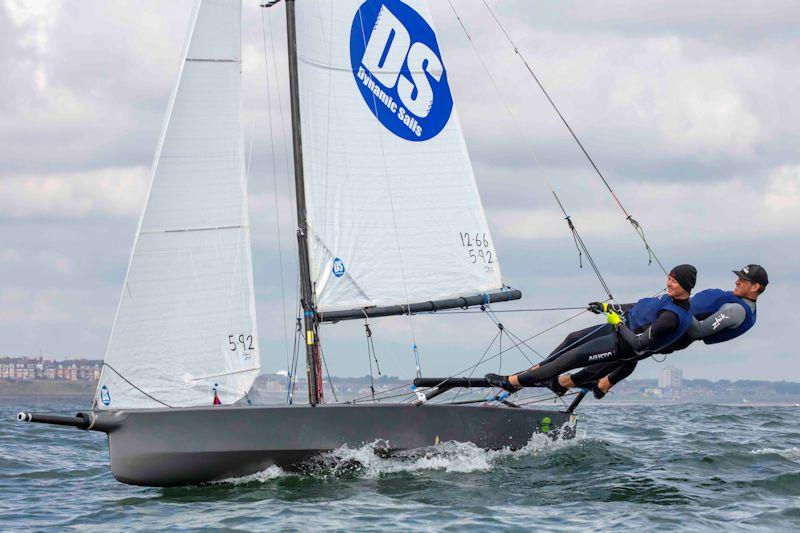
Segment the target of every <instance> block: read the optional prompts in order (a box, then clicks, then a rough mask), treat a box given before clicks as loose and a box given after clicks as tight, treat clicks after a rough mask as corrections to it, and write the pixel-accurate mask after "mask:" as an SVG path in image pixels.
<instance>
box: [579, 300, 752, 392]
mask: <svg viewBox="0 0 800 533" xmlns="http://www.w3.org/2000/svg"><path fill="white" fill-rule="evenodd" d="M710 290H714V291H717V290H718V289H710ZM699 294H701V295H702V293H699ZM741 301H742V302H743V303H744V304H746V305H747V306H748V307H749V308H750V313H748V312H747V309H745V308H744V307H743V305H742V304H741V303H738V302H731V303H725V304H722V305H721V306H720V307H719V309H717V310H716V312H713V313H707V312H706V313H701V314H698V315H695V317H694V320H693V321H692V325H691V326H689V329H688V330H687V331H686V333H685V334H683V336H681V338H679V339H678V340H677V341H675V342H673V343H672V344H670V345H669V346H667V347H666V348H664V349H662V350H659V351H658V352H655V353H658V354H671V353H673V352H677V351H680V350H683V349H685V348H688V347H689V346H690V345H691V344H692V343H693V342H694V341H696V340H703V341H704V342H706V341H709V342H708V343H712V339H715V338H716V337H719V336H720V335H721V334H722V333H723V332H735V331H737V330H739V329H740V328H742V325H743V324H745V323H746V322H748V320H749V319H750V317H751V316H752V317H754V316H755V313H756V302H754V301H752V300H748V299H746V298H741ZM745 331H746V330H745ZM635 369H636V361H625V362H622V363H609V364H602V365H593V366H590V367H587V368H584V369H582V370H580V371H578V372H576V373H574V374H572V376H571V378H572V381H573V383H575V385H578V386H583V385H587V384H589V383H592V382H594V381H597V380H599V379H602V378H603V377H606V376H608V380H609V381H610V382H611V386H614V385H616V384H617V383H619V382H620V381H622V380H623V379H625V378H626V377H628V376H630V375H631V373H633V371H634V370H635Z"/></svg>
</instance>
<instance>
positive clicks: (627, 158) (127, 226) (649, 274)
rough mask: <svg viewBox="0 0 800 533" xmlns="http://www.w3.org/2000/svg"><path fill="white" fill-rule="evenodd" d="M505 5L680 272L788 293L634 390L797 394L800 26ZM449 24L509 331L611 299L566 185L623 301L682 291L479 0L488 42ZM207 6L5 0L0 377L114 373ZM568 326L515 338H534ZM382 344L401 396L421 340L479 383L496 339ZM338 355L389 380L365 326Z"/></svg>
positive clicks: (267, 266)
mask: <svg viewBox="0 0 800 533" xmlns="http://www.w3.org/2000/svg"><path fill="white" fill-rule="evenodd" d="M487 1H488V3H489V4H490V5H491V6H492V7H493V8H494V9H495V10H496V12H497V14H498V17H499V18H500V20H501V21H502V22H503V24H504V25H505V27H506V29H507V30H508V32H509V34H510V35H511V36H512V38H513V39H514V40H515V41H516V43H517V45H518V46H519V50H520V51H521V53H522V54H523V55H524V56H525V57H526V58H527V59H528V61H529V62H530V64H531V65H532V66H533V68H534V70H535V72H536V73H537V75H538V76H539V78H540V79H541V81H542V82H543V83H544V85H545V86H546V88H547V89H548V91H549V92H550V94H551V96H552V97H553V99H554V100H555V101H556V103H557V104H558V106H559V108H560V109H561V111H562V112H563V113H564V115H565V116H566V117H567V120H568V121H569V122H570V124H571V126H572V127H573V129H574V130H575V131H576V133H577V134H578V135H579V137H580V138H581V140H582V142H583V144H584V146H585V147H586V148H587V150H588V151H589V153H590V154H591V155H592V157H593V159H594V160H595V162H596V163H597V164H598V166H599V168H600V169H601V170H602V172H603V174H604V175H605V176H606V178H607V179H608V181H609V183H610V185H611V187H612V188H613V189H614V190H615V192H616V193H617V195H618V196H619V198H620V200H621V201H622V203H623V204H624V206H625V207H626V209H627V210H628V211H629V212H630V213H631V214H632V216H633V217H634V218H635V219H636V220H638V221H639V222H640V224H641V226H642V227H643V228H644V231H645V232H646V235H647V239H648V241H649V242H650V244H651V246H652V247H653V249H654V250H655V252H656V254H657V255H658V257H659V258H660V259H661V261H662V262H663V263H664V264H665V266H666V267H667V268H669V267H670V266H673V265H675V264H679V263H692V264H694V265H695V266H696V267H697V268H698V271H699V279H698V288H708V287H720V288H725V289H727V288H732V285H733V281H734V276H733V274H732V273H731V270H733V269H737V268H739V267H741V266H744V265H745V264H748V263H760V264H762V265H764V266H765V267H766V268H767V270H768V272H769V275H770V285H769V288H768V289H767V291H766V292H765V293H764V295H763V296H762V297H761V298H760V299H759V306H758V324H757V325H756V326H755V328H754V329H753V330H751V331H750V332H749V333H748V334H747V335H745V336H743V337H740V338H739V339H736V340H735V341H732V342H728V343H723V344H718V345H715V346H705V345H703V344H699V345H698V343H695V345H693V346H692V347H691V348H689V349H688V350H685V351H683V352H681V353H679V354H676V355H673V356H670V357H669V358H668V359H667V361H666V362H661V363H659V362H656V361H653V360H648V361H646V362H644V363H642V364H640V366H639V368H638V369H637V374H636V377H641V378H651V377H655V376H656V375H657V373H658V370H659V369H660V368H662V367H663V366H664V365H666V364H672V365H674V366H678V367H680V368H682V369H683V370H684V376H685V377H686V378H708V379H770V380H781V379H785V380H791V381H800V360H798V357H797V352H798V351H797V346H796V336H797V333H796V331H795V328H797V327H798V326H797V324H798V322H800V312H798V307H797V305H796V304H793V303H792V302H791V298H793V297H797V296H798V295H800V272H799V270H800V269H799V268H798V267H800V251H798V249H797V247H798V244H799V243H800V240H799V238H800V150H798V148H800V146H799V144H800V141H799V140H800V105H798V103H797V95H798V94H800V64H799V63H798V62H797V57H800V38H798V34H797V27H799V26H800V5H798V4H797V2H796V1H779V0H773V1H769V0H768V1H764V2H758V3H756V2H747V1H724V2H723V1H716V0H709V1H706V2H702V3H700V4H698V3H697V2H694V1H691V2H690V1H684V0H672V1H669V2H667V1H651V2H636V1H622V0H607V1H604V2H570V1H559V2H530V1H523V0H487ZM431 4H432V6H431V9H432V11H433V15H434V18H435V22H436V25H437V28H438V31H439V43H440V46H441V49H442V53H443V59H444V62H445V67H446V68H447V70H448V76H449V79H450V84H451V88H452V91H453V93H454V97H455V101H456V106H457V108H458V111H459V115H460V118H461V122H462V126H463V129H464V135H465V138H466V141H467V145H468V148H469V151H470V154H471V157H472V161H473V165H474V167H475V173H476V179H477V181H478V187H479V189H480V191H481V196H482V199H483V202H484V206H485V210H486V214H487V218H488V220H489V225H490V228H491V230H492V233H493V237H494V240H495V245H496V249H497V252H498V255H499V258H500V262H501V265H502V271H503V275H504V279H505V281H506V283H508V284H509V285H512V286H513V287H515V288H519V289H521V290H522V292H523V300H521V301H520V302H518V303H515V304H513V305H508V306H506V307H500V306H497V307H496V310H501V309H513V308H517V309H530V308H552V307H577V306H581V305H585V304H586V302H589V301H593V300H599V299H602V298H603V297H604V294H603V291H602V289H601V287H600V285H599V283H598V281H597V279H596V278H595V277H594V274H593V272H592V271H591V269H590V268H588V266H586V265H584V268H579V260H578V255H577V253H576V251H575V245H574V243H573V240H572V236H571V234H570V232H569V230H568V228H567V226H566V224H565V222H564V220H563V215H561V213H560V211H559V210H558V207H557V205H556V204H555V202H554V200H553V198H552V195H551V194H550V192H549V190H548V188H547V185H546V180H549V181H550V182H551V183H552V184H553V186H554V187H555V189H556V190H557V191H558V194H559V196H560V197H561V199H562V201H563V202H564V205H565V207H566V208H567V210H568V212H569V214H570V215H571V217H572V220H573V221H574V222H575V224H576V226H577V227H578V230H579V231H580V233H581V235H582V237H583V238H584V240H585V241H586V243H587V245H588V247H589V249H590V251H591V252H592V255H593V257H594V259H595V260H596V262H597V264H598V266H599V268H600V269H601V271H602V272H603V274H604V277H605V279H606V281H607V282H608V285H609V286H610V288H611V289H612V291H613V293H614V296H615V297H616V299H617V300H618V301H634V300H636V299H638V298H640V297H643V296H648V295H651V294H654V293H655V292H658V291H659V290H660V289H661V288H663V286H664V281H665V280H664V275H663V273H662V272H661V271H660V270H659V269H658V267H657V266H656V265H654V264H653V265H648V257H647V254H646V253H645V250H644V247H643V245H642V243H641V241H640V240H639V239H638V237H637V236H636V234H635V232H634V230H633V229H632V228H631V226H630V224H629V223H628V222H627V221H626V220H625V215H623V214H622V213H621V211H620V210H619V208H618V207H617V206H616V204H615V203H614V201H613V199H612V197H611V196H610V194H609V193H608V191H607V190H606V189H605V187H604V185H603V184H602V182H601V181H600V179H599V178H598V177H597V175H596V174H594V173H593V170H592V168H591V167H590V166H589V164H588V163H587V161H586V159H585V158H584V157H583V155H582V153H581V152H580V150H579V148H578V147H577V145H576V144H575V142H574V141H573V140H572V139H571V137H570V136H569V132H568V131H567V130H566V128H565V127H564V126H563V124H561V123H560V121H559V119H558V117H557V116H556V115H555V114H554V112H553V110H552V109H551V108H550V107H549V104H548V103H547V101H546V100H545V98H544V97H543V96H542V94H541V93H540V92H539V90H538V88H537V87H536V85H535V84H534V82H533V81H532V79H531V77H530V76H529V74H528V73H527V71H526V70H525V68H524V65H522V63H521V62H520V60H519V57H518V56H517V55H515V53H514V50H513V48H512V47H511V46H510V45H509V44H508V43H507V42H505V41H504V37H503V34H502V33H501V32H500V30H499V29H498V27H497V26H496V25H495V24H494V23H493V22H492V20H491V18H490V17H489V15H488V12H487V10H486V8H485V6H484V5H483V0H452V4H453V6H455V9H456V10H457V12H458V14H459V15H460V16H461V17H462V20H463V22H464V25H465V27H466V28H467V31H468V32H469V34H470V36H471V37H472V43H474V46H473V45H471V43H470V41H469V40H468V39H467V37H466V36H465V34H464V31H463V30H462V28H461V26H460V25H459V23H458V21H457V19H456V18H455V16H454V13H453V10H452V9H451V7H450V4H449V3H448V2H445V1H435V2H431ZM192 8H193V2H192V1H191V0H172V1H170V2H164V1H155V0H151V1H135V2H134V1H130V2H126V1H108V0H88V1H87V0H81V1H77V0H72V1H60V2H57V1H50V0H0V72H1V73H2V74H0V76H2V83H0V355H2V356H22V355H30V356H38V355H39V354H42V355H44V356H46V357H53V358H72V357H87V358H98V359H99V358H102V357H103V356H104V354H105V350H106V346H107V343H108V338H109V334H110V331H111V326H112V324H113V320H114V314H115V311H116V307H117V304H118V301H119V297H120V293H121V288H122V283H123V280H124V276H125V270H126V267H127V263H128V258H129V255H130V249H131V246H132V244H133V237H134V234H135V231H136V226H137V223H138V218H139V216H140V213H141V211H142V209H143V207H144V202H145V196H146V191H147V187H148V184H149V179H150V167H151V165H152V162H153V155H154V152H155V149H156V145H157V143H158V138H159V133H160V129H161V127H162V124H163V120H164V114H165V112H166V109H167V104H168V100H169V97H170V94H171V92H172V90H173V86H174V84H175V82H176V80H177V75H178V71H179V66H180V61H181V59H182V58H181V53H182V47H183V43H184V40H185V35H186V31H187V26H188V24H189V18H190V15H191V13H192ZM264 16H265V18H264V20H265V25H263V26H262V13H261V10H260V9H259V7H258V2H253V1H250V0H246V1H245V2H244V25H243V75H244V86H245V89H244V116H245V124H246V126H245V127H246V132H245V133H246V138H247V140H246V143H247V150H248V154H250V153H251V154H252V155H251V156H250V160H251V163H250V170H249V174H248V176H249V195H250V210H251V211H250V213H251V225H252V238H253V246H254V248H253V261H254V275H255V288H256V297H257V313H258V327H259V335H260V343H261V356H262V367H263V369H264V370H265V371H268V372H273V371H277V370H280V369H284V368H286V366H287V364H286V358H287V353H288V349H287V346H286V343H285V340H284V339H285V335H286V331H285V329H284V323H285V322H288V324H289V326H290V328H291V324H292V323H293V321H294V318H293V316H291V315H289V316H284V314H283V309H288V310H291V309H293V305H294V304H293V301H294V290H293V287H294V279H296V278H290V279H289V280H287V282H286V286H285V288H284V290H283V291H282V288H281V284H280V282H279V281H278V280H279V278H280V275H279V265H280V262H281V258H282V260H283V264H284V269H285V270H286V271H287V272H291V276H295V274H294V268H295V267H294V265H295V263H294V261H295V260H294V256H295V254H296V250H295V248H294V247H293V244H294V238H293V234H294V225H293V222H292V221H291V219H290V216H291V211H290V209H289V201H290V198H291V191H290V190H289V189H288V187H287V183H288V178H289V175H288V172H289V170H290V169H289V168H287V164H286V163H287V161H286V157H285V151H284V148H285V146H287V144H286V143H287V142H288V131H287V129H286V128H287V127H288V122H287V121H288V106H287V105H286V104H287V103H288V96H287V95H288V78H287V74H286V58H285V50H286V46H285V27H284V25H285V18H284V10H283V7H282V6H278V7H275V8H272V9H270V10H269V12H268V13H266V14H264ZM264 37H265V38H266V44H267V46H266V50H267V53H266V54H265V49H264V46H263V42H262V38H264ZM273 47H274V50H275V55H274V56H273V55H272V49H273ZM476 50H477V53H476ZM479 58H480V59H479ZM481 60H482V61H483V63H485V64H486V65H487V68H488V70H489V73H490V74H491V78H490V77H489V74H487V72H486V71H485V70H484V68H483V66H482V64H481ZM274 62H276V63H274ZM265 63H266V64H268V65H269V68H270V72H272V69H273V65H274V64H277V74H278V75H277V76H275V75H271V76H270V79H269V81H267V77H266V74H265V72H266V69H265ZM268 84H269V85H268ZM268 87H269V88H270V89H271V90H270V91H267V88H268ZM268 94H269V95H271V99H270V101H268V100H267V95H268ZM281 104H283V108H282V109H281ZM506 106H507V108H508V110H509V111H510V114H509V112H507V111H506ZM279 111H282V113H283V125H282V122H281V115H280V113H279ZM269 121H271V124H272V129H273V131H274V133H275V139H274V146H275V147H277V148H276V150H275V155H274V156H273V149H272V148H271V146H272V145H271V143H270V141H269V137H268V132H269V129H270V128H269V127H268V126H269V124H270V122H269ZM250 146H252V149H251V148H250ZM273 163H274V164H273ZM273 169H274V170H273ZM276 180H277V181H276ZM273 183H277V191H278V193H277V197H276V195H275V194H274V192H273V190H274V188H273V187H274V185H273ZM276 205H277V208H276ZM276 209H277V213H278V220H279V221H280V226H278V225H277V224H276V222H275V220H276V217H275V213H276ZM278 236H280V237H281V238H280V243H281V245H280V247H279V245H278V241H279V239H278ZM584 262H585V261H584ZM282 292H284V293H286V295H287V300H285V301H284V300H283V299H282V296H281V295H282ZM572 313H574V312H571V311H553V312H520V313H504V314H500V315H498V316H499V317H500V318H501V320H502V321H503V324H504V325H505V326H506V328H507V329H508V330H509V331H511V332H513V333H514V334H516V335H518V336H519V337H522V338H527V337H530V336H533V335H535V334H537V333H539V332H541V331H542V330H545V329H547V328H549V327H551V326H553V325H555V324H557V323H558V322H561V321H563V320H565V319H566V318H569V317H570V316H571V314H572ZM284 318H286V321H285V320H284ZM600 320H601V319H600V318H598V317H595V316H593V315H589V314H585V315H583V316H581V317H579V318H577V319H575V320H572V321H569V322H567V323H565V324H563V325H561V326H559V327H557V328H554V329H552V330H551V331H549V332H547V333H544V334H541V335H539V336H536V337H535V338H533V339H532V340H531V341H530V345H531V347H532V348H534V349H535V350H537V351H539V352H549V351H550V349H551V348H552V347H553V346H555V345H556V344H557V343H558V342H560V340H561V338H563V336H565V335H566V334H567V333H568V332H569V331H571V330H572V329H578V328H580V327H586V326H588V325H592V324H598V323H600V322H599V321H600ZM371 327H372V330H373V335H374V337H373V338H374V342H375V348H376V353H377V355H378V359H379V363H380V367H381V371H382V372H383V373H384V374H389V375H398V376H403V377H407V376H410V375H412V374H413V372H414V363H413V358H412V350H411V346H412V344H413V340H414V339H415V340H416V342H417V344H418V345H419V350H420V355H421V357H422V368H423V372H424V374H425V375H427V376H433V375H436V374H439V375H445V374H451V373H453V372H454V371H456V370H461V369H463V368H465V367H468V366H470V365H471V364H473V363H474V362H475V361H477V360H478V359H479V358H480V357H481V354H482V353H484V351H485V350H487V346H489V343H490V342H491V341H492V339H493V337H494V336H495V334H496V333H497V328H496V326H495V325H494V323H493V322H492V321H491V320H490V319H489V318H488V317H487V316H486V315H485V314H481V313H475V314H463V315H456V314H453V315H439V316H417V317H414V318H411V319H409V318H393V319H392V318H390V319H381V320H375V321H373V323H372V324H371ZM288 335H289V337H290V342H291V335H292V332H291V331H289V332H288ZM321 338H322V339H323V342H324V346H325V355H326V362H327V363H328V367H329V369H330V372H331V373H332V374H336V375H364V374H366V373H367V372H368V371H369V366H368V359H367V351H366V342H365V337H364V327H363V323H349V324H338V325H335V326H324V327H323V328H322V331H321ZM504 343H505V344H504V347H508V343H509V341H508V340H507V339H506V340H504ZM496 351H497V345H496V344H495V345H494V346H493V347H492V348H489V349H488V351H487V353H488V354H490V355H491V354H493V353H495V352H496ZM500 364H501V361H500V358H495V359H493V360H492V362H491V363H490V364H485V365H483V366H481V367H479V369H478V370H476V373H477V374H482V373H484V372H489V371H497V370H498V369H501V370H503V371H507V372H508V371H514V370H519V369H522V368H523V367H525V366H527V365H528V363H527V361H526V360H525V359H523V358H522V356H521V354H520V353H519V352H516V351H511V352H507V353H506V354H504V356H503V358H502V367H501V366H500Z"/></svg>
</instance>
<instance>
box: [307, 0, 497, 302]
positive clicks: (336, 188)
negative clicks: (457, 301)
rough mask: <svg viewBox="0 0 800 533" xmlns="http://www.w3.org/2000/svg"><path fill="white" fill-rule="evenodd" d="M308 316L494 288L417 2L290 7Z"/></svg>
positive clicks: (462, 154) (470, 181) (357, 0)
mask: <svg viewBox="0 0 800 533" xmlns="http://www.w3.org/2000/svg"><path fill="white" fill-rule="evenodd" d="M296 8H297V43H298V63H299V65H298V69H299V86H300V116H301V126H302V143H303V167H304V174H305V193H306V203H307V217H308V226H309V230H308V232H309V234H308V242H309V253H310V267H311V279H312V282H313V283H314V290H315V294H316V305H317V310H318V311H320V312H322V313H324V312H326V311H336V310H347V309H357V308H363V307H369V306H384V305H403V304H409V303H414V302H424V301H429V300H439V299H446V298H453V297H460V296H473V295H476V294H482V293H487V292H491V291H497V290H500V289H501V288H502V287H503V283H502V276H501V272H500V265H499V263H498V260H497V255H496V253H495V248H494V241H493V240H492V236H491V233H490V231H489V228H488V226H487V223H486V218H485V215H484V212H483V207H482V204H481V200H480V196H479V194H478V189H477V187H476V184H475V177H474V174H473V171H472V165H471V163H470V159H469V155H468V153H467V148H466V145H465V143H464V138H463V135H462V132H461V126H460V123H459V120H458V115H457V113H456V110H455V107H454V105H453V98H452V94H451V92H450V87H449V84H448V80H447V69H446V67H445V64H444V60H443V59H442V54H441V52H440V50H439V45H438V42H437V39H436V33H435V30H434V27H433V21H432V19H431V14H430V10H429V8H428V4H427V2H426V1H425V0H405V1H401V0H366V1H363V0H303V1H301V2H297V3H296Z"/></svg>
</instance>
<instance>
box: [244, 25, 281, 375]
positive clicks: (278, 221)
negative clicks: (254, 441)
mask: <svg viewBox="0 0 800 533" xmlns="http://www.w3.org/2000/svg"><path fill="white" fill-rule="evenodd" d="M261 43H262V45H263V49H264V74H265V75H266V81H267V123H268V124H269V128H268V130H269V146H270V150H271V152H272V191H273V196H274V200H275V227H276V231H275V238H276V239H277V244H278V266H279V269H280V276H281V311H282V313H281V315H282V316H283V348H284V352H285V355H286V369H287V371H288V370H289V364H290V363H289V322H288V320H287V319H286V315H287V313H286V282H285V277H284V274H283V246H282V243H281V217H280V211H279V205H278V168H277V161H276V156H275V135H274V133H273V130H272V97H271V91H270V83H269V79H270V78H269V62H268V61H267V28H266V24H265V21H264V10H263V9H262V10H261ZM250 150H251V153H252V145H251V147H250Z"/></svg>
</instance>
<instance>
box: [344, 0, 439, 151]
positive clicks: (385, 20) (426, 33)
mask: <svg viewBox="0 0 800 533" xmlns="http://www.w3.org/2000/svg"><path fill="white" fill-rule="evenodd" d="M350 63H351V65H352V67H353V76H354V77H355V81H356V84H357V85H358V88H359V90H360V91H361V95H362V96H363V97H364V100H365V101H366V103H367V106H368V107H369V109H370V111H372V114H373V115H375V116H376V117H377V119H378V120H379V121H380V122H381V124H383V125H384V126H385V127H386V128H387V129H388V130H389V131H391V132H392V133H394V134H395V135H397V136H399V137H402V138H403V139H407V140H409V141H427V140H428V139H431V138H433V137H435V136H436V135H438V133H439V132H440V131H442V129H444V127H445V125H446V124H447V121H448V120H449V119H450V113H451V112H452V111H453V95H452V94H451V93H450V86H449V84H448V83H447V72H446V71H445V68H444V63H443V62H442V56H441V53H440V52H439V44H438V42H437V40H436V33H435V32H434V31H433V28H431V26H430V25H429V24H428V23H427V22H426V21H425V19H424V18H422V16H421V15H420V14H419V13H417V12H416V11H415V10H414V9H413V8H411V7H410V6H408V5H406V4H405V3H403V2H402V1H401V0H366V2H364V3H363V4H362V5H361V7H360V8H359V9H358V12H356V16H355V18H354V19H353V25H352V27H351V29H350Z"/></svg>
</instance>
